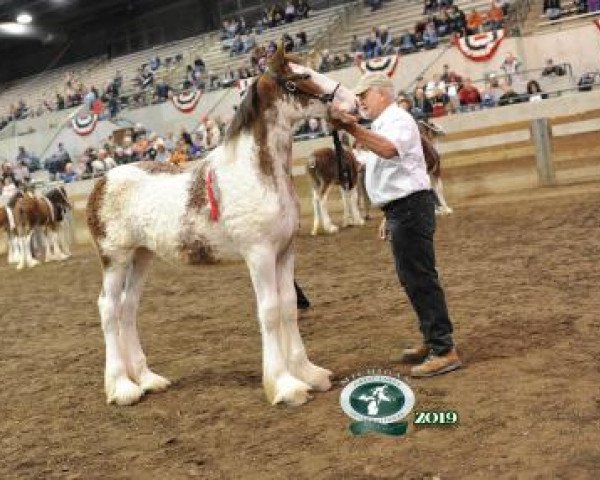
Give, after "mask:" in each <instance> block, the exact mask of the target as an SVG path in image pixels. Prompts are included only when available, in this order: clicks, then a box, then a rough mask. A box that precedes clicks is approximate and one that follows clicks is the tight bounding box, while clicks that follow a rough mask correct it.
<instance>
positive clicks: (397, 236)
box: [330, 73, 461, 377]
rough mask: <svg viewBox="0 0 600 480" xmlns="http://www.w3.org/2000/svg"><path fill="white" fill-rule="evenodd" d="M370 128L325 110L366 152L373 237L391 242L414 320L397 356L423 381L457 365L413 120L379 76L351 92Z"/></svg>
mask: <svg viewBox="0 0 600 480" xmlns="http://www.w3.org/2000/svg"><path fill="white" fill-rule="evenodd" d="M354 93H355V94H356V95H357V96H358V97H359V99H360V107H361V114H362V115H363V116H364V117H366V118H368V119H372V120H373V123H372V125H371V130H368V129H366V128H364V127H362V126H361V125H359V124H358V122H357V119H356V118H355V117H354V116H352V115H350V114H347V113H345V112H342V111H340V110H338V109H335V108H333V107H332V109H331V112H330V114H331V115H330V116H331V123H332V124H333V126H334V127H335V128H338V129H345V130H346V131H347V132H348V133H350V134H351V135H352V136H354V137H355V138H356V140H357V142H360V143H361V144H363V145H364V146H365V147H366V148H368V149H369V150H371V152H372V155H369V156H367V155H365V163H366V182H365V184H366V189H367V193H368V195H369V198H370V199H371V201H372V202H373V203H374V204H375V205H377V206H378V207H380V208H381V209H382V210H383V212H384V214H385V220H384V222H382V226H381V227H380V237H381V238H385V236H386V235H385V232H386V230H387V232H389V234H390V236H391V244H392V252H393V254H394V259H395V263H396V272H397V274H398V277H399V279H400V283H401V284H402V286H403V287H404V289H405V291H406V293H407V295H408V297H409V299H410V301H411V304H412V306H413V308H414V309H415V311H416V313H417V316H418V318H419V324H420V325H419V326H420V329H421V333H422V334H423V338H424V341H423V344H422V345H420V346H418V347H416V348H410V349H406V350H404V351H403V355H402V358H403V360H404V361H406V362H411V363H412V362H415V363H420V364H419V365H417V366H414V367H413V368H412V369H411V375H412V376H414V377H429V376H433V375H438V374H441V373H446V372H450V371H452V370H455V369H457V368H459V367H460V366H461V362H460V358H459V357H458V354H457V353H456V349H455V347H454V341H453V339H452V330H453V328H452V322H451V321H450V317H449V315H448V310H447V307H446V299H445V296H444V291H443V289H442V287H441V285H440V282H439V278H438V273H437V270H436V268H435V252H434V245H433V234H434V232H435V203H434V197H433V191H432V190H431V185H430V182H429V176H428V175H427V166H426V164H425V158H424V156H423V149H422V147H421V137H420V134H419V129H418V127H417V124H416V122H415V121H414V119H413V118H412V117H411V116H410V114H409V113H408V112H406V111H405V110H402V109H401V108H400V107H398V106H397V105H396V103H395V102H394V98H395V96H394V85H393V83H392V81H391V80H390V79H389V78H388V77H387V76H386V75H384V74H381V73H376V74H367V75H364V76H363V77H362V78H361V79H360V81H359V82H358V85H357V86H356V88H355V89H354Z"/></svg>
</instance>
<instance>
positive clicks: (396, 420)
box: [340, 375, 415, 436]
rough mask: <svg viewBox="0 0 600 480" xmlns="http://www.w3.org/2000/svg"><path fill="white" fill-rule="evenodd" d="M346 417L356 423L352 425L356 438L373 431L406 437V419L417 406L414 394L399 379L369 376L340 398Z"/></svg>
mask: <svg viewBox="0 0 600 480" xmlns="http://www.w3.org/2000/svg"><path fill="white" fill-rule="evenodd" d="M340 404H341V406H342V410H344V413H345V414H346V415H348V416H349V417H350V418H352V419H353V420H355V421H354V422H353V423H352V424H351V425H350V431H351V432H352V433H353V434H354V435H362V434H364V433H367V432H370V431H374V432H379V433H385V434H387V435H397V436H399V435H403V434H404V433H405V432H406V428H407V422H403V421H402V419H403V418H404V417H406V416H407V415H408V414H409V413H410V411H411V410H412V408H413V406H414V404H415V394H414V393H413V391H412V390H411V389H410V387H409V386H408V385H407V384H406V383H404V382H403V381H401V380H399V379H398V378H396V377H391V376H388V375H366V376H362V377H358V378H356V379H354V380H352V381H351V382H350V383H348V385H346V386H345V387H344V389H343V390H342V393H341V396H340Z"/></svg>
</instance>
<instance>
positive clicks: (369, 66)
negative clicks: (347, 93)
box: [357, 55, 398, 78]
mask: <svg viewBox="0 0 600 480" xmlns="http://www.w3.org/2000/svg"><path fill="white" fill-rule="evenodd" d="M357 66H358V68H359V70H360V71H361V73H363V74H364V73H385V74H386V75H387V76H388V77H390V78H391V77H393V76H394V73H395V72H396V67H397V66H398V55H388V56H387V57H379V58H371V59H369V60H363V59H361V60H360V61H359V62H357Z"/></svg>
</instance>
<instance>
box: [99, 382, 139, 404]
mask: <svg viewBox="0 0 600 480" xmlns="http://www.w3.org/2000/svg"><path fill="white" fill-rule="evenodd" d="M111 390H112V391H111V392H109V391H108V389H107V392H106V403H108V404H111V403H116V404H117V405H133V404H134V403H137V402H139V400H140V398H142V395H143V394H144V391H143V390H142V389H141V388H140V387H139V386H138V385H136V384H135V383H133V382H132V381H131V380H129V378H119V379H118V380H117V381H116V382H115V385H114V388H112V389H111Z"/></svg>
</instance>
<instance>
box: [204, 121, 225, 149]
mask: <svg viewBox="0 0 600 480" xmlns="http://www.w3.org/2000/svg"><path fill="white" fill-rule="evenodd" d="M205 126H206V134H205V137H204V146H205V148H206V149H207V150H213V149H215V148H217V147H218V146H219V143H221V130H220V128H219V125H218V123H217V122H216V121H214V120H211V119H207V120H206V122H205Z"/></svg>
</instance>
